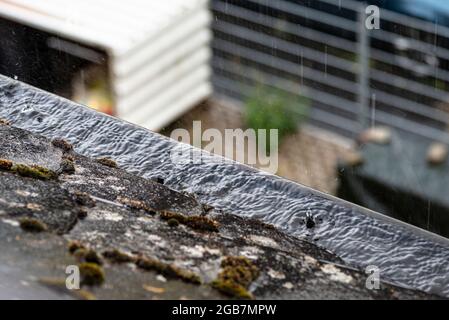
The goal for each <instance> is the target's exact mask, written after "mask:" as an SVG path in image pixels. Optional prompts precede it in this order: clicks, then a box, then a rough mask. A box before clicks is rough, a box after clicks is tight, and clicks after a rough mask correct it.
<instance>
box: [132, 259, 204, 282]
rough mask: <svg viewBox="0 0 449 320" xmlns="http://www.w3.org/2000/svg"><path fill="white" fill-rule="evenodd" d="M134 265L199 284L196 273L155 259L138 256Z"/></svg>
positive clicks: (199, 280) (199, 279)
mask: <svg viewBox="0 0 449 320" xmlns="http://www.w3.org/2000/svg"><path fill="white" fill-rule="evenodd" d="M136 265H137V267H139V268H141V269H143V270H148V271H156V272H158V273H160V274H162V275H164V276H166V277H169V278H173V279H180V280H183V281H185V282H188V283H193V284H201V278H200V277H199V276H198V275H197V274H195V273H193V272H190V271H188V270H184V269H181V268H178V267H176V266H175V265H173V264H168V263H164V262H161V261H159V260H156V259H152V258H147V257H139V258H138V259H137V260H136Z"/></svg>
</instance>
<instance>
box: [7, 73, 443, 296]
mask: <svg viewBox="0 0 449 320" xmlns="http://www.w3.org/2000/svg"><path fill="white" fill-rule="evenodd" d="M0 118H3V119H6V120H7V121H9V122H11V124H12V125H13V126H14V127H16V128H21V129H24V130H26V132H29V133H31V132H32V133H33V135H34V134H36V135H39V136H41V137H40V139H44V137H45V138H46V139H55V138H64V139H66V140H67V141H69V142H70V143H71V144H72V145H73V147H74V150H75V151H76V152H77V154H80V155H83V156H88V157H89V158H90V159H97V158H103V157H109V158H112V159H114V160H115V161H116V162H117V163H118V166H119V167H120V168H122V169H124V170H126V171H127V172H128V174H130V175H131V176H133V177H137V178H139V179H146V180H154V181H163V182H164V186H163V187H165V188H170V189H172V190H173V192H175V191H174V190H176V193H175V194H178V193H179V194H184V195H186V194H192V196H190V197H187V198H192V197H193V198H194V200H196V202H197V203H202V204H207V205H210V206H213V207H214V208H215V210H214V211H212V212H210V214H211V215H213V214H215V213H221V212H224V213H228V214H233V215H235V216H233V217H236V219H237V218H238V219H243V220H239V221H247V220H245V219H248V218H255V219H257V220H258V221H264V222H265V223H269V224H272V225H275V226H276V227H277V228H278V229H279V232H281V233H282V234H283V236H285V237H289V238H291V239H295V240H296V241H300V242H301V243H308V244H313V245H312V246H313V247H315V248H320V247H321V248H325V249H319V250H322V251H323V252H333V253H334V255H333V256H338V257H339V258H340V259H342V260H343V261H344V262H345V264H346V265H347V266H351V267H353V268H355V269H357V270H364V269H365V267H366V266H368V265H376V266H378V267H379V269H380V270H381V279H382V280H385V281H394V283H396V284H400V285H402V286H407V287H412V288H416V289H421V290H424V291H426V292H429V293H434V294H439V295H442V296H448V295H449V279H448V277H447V274H448V272H449V269H448V264H447V261H448V259H449V244H448V240H447V239H445V238H442V237H439V236H437V235H435V234H431V233H429V232H426V231H424V230H421V229H418V228H415V227H413V226H410V225H407V224H405V223H402V222H400V221H397V220H395V219H391V218H389V217H386V216H383V215H381V214H378V213H376V212H373V211H369V210H366V209H364V208H361V207H358V206H355V205H353V204H350V203H347V202H344V201H342V200H339V199H337V198H334V197H331V196H329V195H326V194H323V193H320V192H317V191H315V190H312V189H310V188H307V187H304V186H301V185H298V184H295V183H292V182H290V181H287V180H284V179H282V178H279V177H276V176H273V175H268V174H266V173H263V172H260V171H257V170H254V169H251V168H249V167H246V166H244V165H241V164H238V163H235V162H232V161H228V160H225V159H223V158H220V159H218V158H217V157H213V156H211V155H210V154H207V153H205V152H201V156H202V162H201V163H193V162H191V161H186V162H185V163H184V162H183V163H174V162H173V161H171V159H170V153H171V152H172V151H173V150H177V148H179V146H180V144H179V143H177V142H176V141H174V140H170V139H168V138H166V137H163V136H161V135H158V134H157V133H154V132H151V131H148V130H145V129H143V128H140V127H138V126H135V125H133V124H130V123H126V122H123V121H121V120H119V119H116V118H112V117H108V116H105V115H103V114H99V113H97V112H95V111H93V110H91V109H89V108H86V107H84V106H80V105H77V104H74V103H72V102H70V101H68V100H65V99H62V98H60V97H57V96H54V95H51V94H48V93H47V92H44V91H41V90H38V89H35V88H32V87H30V86H27V85H24V84H23V83H20V82H18V81H13V80H11V79H8V78H5V77H1V76H0ZM184 146H185V147H188V146H186V145H184ZM188 148H189V151H190V153H189V155H191V154H192V153H193V154H195V153H199V152H200V151H199V150H197V149H195V148H191V147H188ZM10 149H14V148H10ZM14 150H15V149H14ZM56 152H57V151H56ZM34 153H35V152H32V153H30V154H34ZM49 154H51V152H50V153H46V156H45V157H42V158H44V159H45V161H44V162H41V164H42V165H44V166H45V167H46V168H49V169H52V168H53V169H52V170H55V169H56V167H57V166H55V164H57V163H58V162H57V160H54V159H58V158H57V157H59V156H58V154H57V153H56V158H55V156H53V157H52V156H50V155H49ZM6 156H8V155H5V157H6ZM9 156H10V155H9ZM28 156H29V155H28ZM33 159H34V160H33V161H38V160H39V158H36V157H35V158H33ZM50 159H53V161H56V162H53V164H51V161H50ZM19 160H20V159H17V160H15V161H16V162H15V163H19ZM186 160H187V159H186ZM217 160H219V161H217ZM20 161H22V160H20ZM40 161H43V160H42V159H41V160H40ZM91 161H93V160H91ZM30 163H34V162H30ZM38 163H39V162H38ZM105 163H107V161H106V162H105ZM75 165H76V163H75ZM100 168H102V167H100ZM19 169H20V167H19ZM75 169H76V166H75ZM21 170H22V171H23V170H24V168H23V167H22V169H21ZM13 171H17V168H16V169H15V170H13ZM10 174H11V173H10ZM75 176H77V171H76V170H75ZM16 178H17V177H16ZM60 178H61V177H59V178H58V179H60ZM58 181H59V180H58ZM53 182H55V181H53ZM109 183H110V182H109V181H108V182H106V183H105V184H109ZM118 183H119V182H118ZM145 185H147V184H145ZM150 187H151V186H150ZM92 188H93V189H95V188H97V185H95V184H94V185H92ZM105 188H106V187H105ZM112 191H113V190H110V192H112ZM139 191H140V190H139ZM117 192H118V190H115V191H114V193H113V194H115V195H119V194H118V193H117ZM193 194H194V196H193ZM109 196H110V195H109ZM125 197H126V196H125ZM97 198H100V199H101V198H102V197H97ZM127 198H129V199H132V197H127ZM107 201H110V202H111V201H112V202H115V201H113V200H107ZM107 201H106V203H108V202H107ZM99 202H101V201H99V200H97V203H99ZM103 202H105V201H103ZM128 203H129V201H128ZM131 203H132V202H131ZM109 204H110V203H109ZM31 208H35V206H31ZM158 210H159V209H158ZM161 210H162V209H161ZM307 212H310V213H312V215H313V218H314V219H315V222H316V224H315V226H314V228H311V229H310V228H307V224H306V223H304V221H305V216H306V213H307ZM191 213H194V212H193V211H192V212H191ZM185 214H187V212H186V213H185ZM195 214H196V213H195ZM69 215H70V214H69ZM155 216H156V218H157V217H159V216H158V215H157V214H156V215H155ZM214 219H215V218H214ZM181 220H183V221H184V223H186V221H187V223H189V222H188V221H189V220H185V219H184V218H181ZM217 220H219V218H217ZM155 221H158V219H155ZM190 222H191V221H190ZM218 222H219V221H218ZM45 223H46V224H47V222H45ZM171 223H173V221H172V222H171ZM239 223H240V222H239ZM13 224H14V223H13ZM48 224H49V229H50V227H51V226H52V225H51V224H50V221H48ZM224 225H226V224H224ZM242 225H243V223H242ZM11 227H12V226H11ZM77 227H78V223H77V224H76V226H75V227H74V228H73V229H71V228H69V229H70V230H76V228H77ZM239 227H241V228H242V231H241V233H240V235H243V234H245V235H246V234H248V232H247V231H245V229H244V226H239ZM14 230H15V229H14ZM169 230H172V229H169ZM55 232H56V233H58V231H55ZM213 234H214V235H216V233H213ZM100 254H101V251H100ZM5 255H6V254H5ZM327 271H329V270H327ZM11 274H13V273H11ZM365 277H366V275H365ZM287 287H290V285H287Z"/></svg>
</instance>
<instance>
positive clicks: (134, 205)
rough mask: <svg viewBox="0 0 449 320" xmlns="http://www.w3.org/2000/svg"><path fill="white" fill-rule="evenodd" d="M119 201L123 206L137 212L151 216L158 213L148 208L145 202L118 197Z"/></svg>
mask: <svg viewBox="0 0 449 320" xmlns="http://www.w3.org/2000/svg"><path fill="white" fill-rule="evenodd" d="M117 201H118V202H120V203H121V204H124V205H125V206H127V207H128V208H131V209H135V210H143V211H145V212H147V213H149V214H151V215H155V214H156V211H154V210H153V209H152V208H150V207H149V206H147V205H146V204H145V203H144V202H143V201H140V200H134V199H129V198H125V197H117Z"/></svg>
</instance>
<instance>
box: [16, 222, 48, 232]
mask: <svg viewBox="0 0 449 320" xmlns="http://www.w3.org/2000/svg"><path fill="white" fill-rule="evenodd" d="M19 224H20V227H21V228H22V230H24V231H26V232H33V233H39V232H44V231H47V230H48V227H47V225H46V224H45V223H43V222H42V221H40V220H37V219H34V218H22V219H20V220H19Z"/></svg>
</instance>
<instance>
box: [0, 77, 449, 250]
mask: <svg viewBox="0 0 449 320" xmlns="http://www.w3.org/2000/svg"><path fill="white" fill-rule="evenodd" d="M1 82H5V83H9V84H10V85H14V86H15V87H16V86H20V87H22V88H26V89H27V90H34V91H35V92H36V93H42V94H45V95H49V96H51V97H52V99H55V100H56V101H58V100H59V102H61V103H64V104H68V105H71V106H73V107H76V108H82V109H83V110H86V111H89V112H94V113H97V114H98V112H97V111H95V110H93V109H91V108H89V107H87V106H85V105H82V104H78V103H75V102H74V101H71V100H69V99H66V98H63V97H60V96H57V95H55V94H52V93H49V92H47V91H45V90H42V89H39V88H36V87H34V86H32V85H29V84H25V83H23V82H21V81H18V80H14V79H12V78H9V77H6V76H4V75H1V74H0V84H1ZM0 89H1V86H0ZM1 94H4V93H2V92H1V91H0V95H1ZM1 107H2V106H1V105H0V108H1ZM101 116H102V117H107V118H109V119H111V120H113V121H118V122H121V123H126V124H128V125H130V126H133V127H136V128H139V129H141V130H145V131H148V132H149V133H151V134H153V135H156V136H157V137H158V138H160V139H162V140H170V141H172V142H173V141H174V142H176V141H175V140H173V139H170V138H168V137H166V136H163V135H161V134H159V133H157V132H154V131H151V130H149V129H147V128H144V127H141V126H139V125H136V124H134V123H130V122H128V121H125V120H122V119H119V118H116V117H113V116H110V115H107V114H103V113H101ZM6 120H8V119H6ZM15 125H16V126H17V127H19V128H23V129H26V130H29V131H31V132H33V129H32V128H28V127H22V126H21V125H20V124H16V123H15ZM39 134H42V135H43V136H46V137H48V138H51V137H50V136H48V134H46V133H43V132H39ZM189 147H190V148H191V149H193V150H199V149H198V148H196V147H194V146H190V145H189ZM201 152H203V153H206V154H210V153H209V152H207V151H204V150H201ZM85 155H86V156H89V154H85ZM214 157H219V156H217V155H214ZM220 158H221V157H220ZM225 161H226V162H228V163H230V164H232V165H235V166H238V167H240V168H242V167H243V168H246V169H247V171H248V172H255V173H256V172H257V173H260V172H261V171H259V170H257V169H255V168H253V167H250V166H248V165H246V164H242V163H239V162H236V161H234V160H231V159H227V158H226V160H225ZM263 175H265V176H268V177H270V176H271V177H273V178H275V179H281V180H284V181H287V182H288V183H290V184H292V185H295V186H297V187H298V188H300V189H302V190H304V191H307V192H310V193H312V194H314V195H316V196H319V197H322V198H324V199H326V200H329V201H332V202H335V203H336V204H339V205H341V206H343V207H346V208H350V209H351V210H352V211H357V212H358V213H361V214H364V215H366V216H368V217H371V218H374V219H378V220H380V221H382V222H386V223H389V224H392V225H396V226H398V227H402V228H405V229H408V230H409V231H410V232H412V233H413V234H415V235H417V236H421V237H424V238H426V239H428V240H431V241H433V242H436V243H439V244H440V245H443V246H447V247H449V239H447V238H445V237H442V236H440V235H438V234H435V233H432V232H429V231H427V230H424V229H422V228H419V227H416V226H413V225H411V224H408V223H406V222H403V221H401V220H398V219H395V218H392V217H389V216H387V215H384V214H382V213H379V212H376V211H373V210H370V209H368V208H365V207H362V206H359V205H356V204H354V203H351V202H348V201H346V200H343V199H340V198H337V197H335V196H332V195H330V194H327V193H324V192H321V191H318V190H315V189H313V188H311V187H308V186H305V185H302V184H300V183H297V182H295V181H291V180H289V179H286V178H283V177H279V176H276V175H273V174H269V173H266V172H263Z"/></svg>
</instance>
